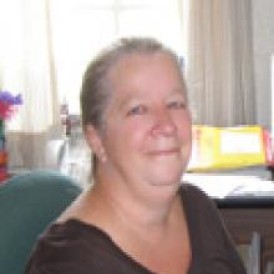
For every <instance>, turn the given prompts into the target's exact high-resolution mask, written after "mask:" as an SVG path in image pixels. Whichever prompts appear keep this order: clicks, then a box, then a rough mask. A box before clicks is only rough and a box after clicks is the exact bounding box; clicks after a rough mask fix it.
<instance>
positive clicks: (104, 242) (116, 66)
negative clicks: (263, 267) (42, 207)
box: [27, 38, 245, 274]
mask: <svg viewBox="0 0 274 274" xmlns="http://www.w3.org/2000/svg"><path fill="white" fill-rule="evenodd" d="M81 107H82V119H83V128H84V133H85V136H86V139H87V142H88V144H89V146H90V147H91V149H92V151H93V152H94V155H95V166H94V180H95V184H94V187H93V188H92V189H91V190H90V191H87V192H85V193H84V194H83V195H82V196H81V197H80V198H79V199H78V200H77V201H76V202H75V203H74V204H73V205H72V206H71V207H70V208H69V209H68V210H67V211H66V212H64V214H63V215H62V216H61V217H60V218H59V219H58V220H57V222H56V223H55V224H53V225H52V226H51V227H50V228H49V229H48V230H47V231H46V233H45V234H44V235H43V236H42V237H41V238H40V241H39V243H38V245H37V247H36V249H35V250H34V253H33V254H32V257H31V259H30V261H29V264H28V267H27V273H29V274H34V273H37V274H38V273H77V274H79V273H83V274H84V273H100V274H109V273H117V274H118V273H119V274H123V273H124V274H130V273H140V274H141V273H143V274H149V273H161V274H162V273H165V274H178V273H180V274H183V273H189V274H194V273H197V274H198V273H212V274H214V273H216V274H226V273H233V274H238V273H239V274H241V273H245V271H244V268H243V266H242V263H241V261H240V259H239V257H238V255H237V252H236V251H235V248H234V246H233V245H232V243H231V241H230V238H229V236H228V235H227V232H226V231H225V229H224V227H223V224H222V222H221V220H220V219H219V215H218V213H217V210H216V208H215V207H214V205H213V203H212V202H211V201H210V200H209V199H208V198H207V197H206V195H204V194H203V193H202V192H201V191H199V190H197V189H196V188H194V187H192V186H190V185H187V184H183V185H181V184H180V181H181V176H182V173H183V171H184V170H185V168H186V165H187V163H188V159H189V155H190V150H191V118H190V113H189V109H188V102H187V94H186V87H185V83H184V79H183V76H182V74H181V70H180V66H179V64H178V61H177V58H176V56H175V55H174V54H173V53H172V52H171V51H170V50H169V49H167V48H165V47H164V46H163V45H161V44H160V43H158V42H156V41H154V40H151V39H137V38H135V39H124V40H121V41H120V42H119V43H118V44H116V45H114V47H112V48H110V49H108V50H106V51H105V52H103V53H102V54H101V55H100V56H99V57H98V58H97V59H96V60H95V61H94V62H93V63H91V64H90V66H89V67H88V69H87V71H86V74H85V77H84V80H83V86H82V93H81Z"/></svg>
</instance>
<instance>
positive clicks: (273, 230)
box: [183, 168, 274, 273]
mask: <svg viewBox="0 0 274 274" xmlns="http://www.w3.org/2000/svg"><path fill="white" fill-rule="evenodd" d="M257 175H259V176H257ZM273 176H274V171H273ZM183 179H184V180H185V181H188V182H190V183H192V184H194V185H196V186H198V187H199V188H201V189H202V190H203V191H205V192H206V193H207V194H208V195H209V196H211V197H212V198H213V199H214V200H215V201H216V203H217V206H218V208H219V210H220V213H221V215H222V217H223V219H224V222H225V224H226V226H227V228H228V230H229V232H230V233H231V235H232V237H233V239H234V241H235V243H236V244H249V243H250V240H251V235H252V233H253V232H255V231H257V232H259V233H260V235H261V238H262V244H261V247H262V250H261V251H262V252H261V253H262V261H261V265H262V273H264V272H265V269H266V264H267V262H269V261H274V182H273V181H270V174H269V171H267V170H266V169H258V168H253V169H248V170H243V171H242V170H239V171H238V172H219V173H215V174H214V173H204V174H201V173H198V174H186V176H184V178H183Z"/></svg>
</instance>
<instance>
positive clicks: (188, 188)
mask: <svg viewBox="0 0 274 274" xmlns="http://www.w3.org/2000/svg"><path fill="white" fill-rule="evenodd" d="M180 193H181V196H183V197H186V196H187V197H189V198H191V199H195V200H196V199H197V200H202V201H212V199H211V198H210V197H209V196H208V195H207V194H206V193H205V192H204V191H203V190H202V189H200V188H199V187H197V186H195V185H193V184H190V183H188V182H183V183H182V184H181V186H180Z"/></svg>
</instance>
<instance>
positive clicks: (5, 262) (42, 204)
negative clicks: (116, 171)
mask: <svg viewBox="0 0 274 274" xmlns="http://www.w3.org/2000/svg"><path fill="white" fill-rule="evenodd" d="M80 193H81V188H80V186H79V185H77V184H76V183H75V182H74V181H73V180H72V179H70V178H69V177H67V176H65V175H62V174H60V173H58V172H55V171H48V170H39V171H31V172H26V173H23V174H21V175H17V176H14V177H12V178H11V179H9V180H8V181H7V182H6V183H5V184H4V185H2V186H0V273H3V274H4V273H5V274H22V273H24V268H25V265H26V262H27V259H28V257H29V255H30V253H31V250H32V248H33V245H34V243H35V242H36V240H37V238H38V237H39V235H40V234H41V233H42V232H43V231H44V230H45V228H46V227H47V226H48V225H49V224H50V223H51V222H53V221H54V220H55V219H56V218H57V217H58V215H59V214H61V212H62V211H63V210H64V209H65V208H66V207H67V206H68V205H69V204H71V203H72V201H73V200H74V199H75V198H76V197H77V196H78V195H79V194H80Z"/></svg>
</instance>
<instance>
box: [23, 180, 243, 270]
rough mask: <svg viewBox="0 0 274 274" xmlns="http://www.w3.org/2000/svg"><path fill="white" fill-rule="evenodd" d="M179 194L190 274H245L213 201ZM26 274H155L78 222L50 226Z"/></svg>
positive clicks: (187, 189)
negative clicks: (185, 220)
mask: <svg viewBox="0 0 274 274" xmlns="http://www.w3.org/2000/svg"><path fill="white" fill-rule="evenodd" d="M180 194H181V197H182V199H183V203H184V209H185V212H186V218H187V222H188V228H189V233H190V243H191V250H192V261H191V264H190V268H189V271H188V274H220V273H221V274H244V273H246V272H245V269H244V267H243V264H242V262H241V259H240V258H239V256H238V253H237V251H236V250H235V247H234V246H233V244H232V242H231V239H230V236H229V235H228V234H227V232H226V230H225V228H224V226H223V222H222V220H221V219H220V216H219V213H218V211H217V209H216V207H215V205H214V203H213V202H212V201H211V200H210V199H209V198H208V197H207V196H206V195H205V194H204V193H203V192H202V191H200V190H198V189H197V188H195V187H193V186H191V185H188V184H183V186H182V187H181V188H180ZM26 273H27V274H57V273H58V274H63V273H66V274H90V273H98V274H152V272H151V271H149V270H148V269H146V268H145V267H144V266H142V265H141V264H139V263H138V262H136V261H135V260H134V259H133V258H131V257H130V256H129V255H127V254H126V253H125V252H124V251H123V250H121V249H120V248H119V247H118V246H117V245H116V244H115V243H114V242H113V241H112V240H111V238H110V237H109V236H108V235H107V234H106V233H105V232H104V231H102V230H101V229H99V228H97V227H95V226H92V225H88V224H85V223H83V222H81V221H79V220H75V219H71V220H68V221H66V222H65V223H64V224H53V225H52V226H51V227H49V229H48V230H47V231H46V232H45V233H44V234H43V235H42V236H41V237H40V239H39V242H38V244H37V246H36V248H35V249H34V251H33V254H32V256H31V259H30V261H29V263H28V266H27V270H26ZM167 274H168V273H167Z"/></svg>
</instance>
